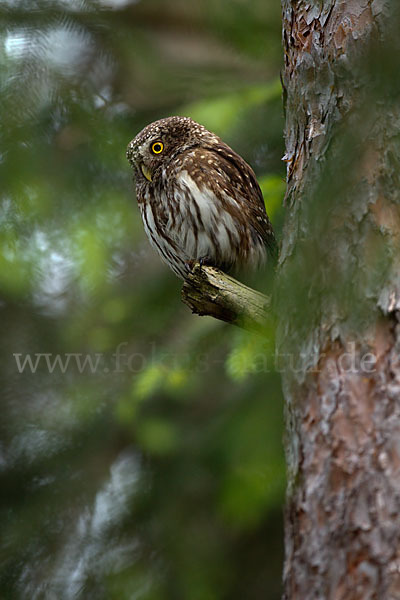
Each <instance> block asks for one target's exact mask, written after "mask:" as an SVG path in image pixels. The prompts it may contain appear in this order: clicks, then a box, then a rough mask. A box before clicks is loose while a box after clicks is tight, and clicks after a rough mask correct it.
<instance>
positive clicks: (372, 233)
mask: <svg viewBox="0 0 400 600" xmlns="http://www.w3.org/2000/svg"><path fill="white" fill-rule="evenodd" d="M394 6H395V5H394V4H393V5H390V4H388V3H387V2H384V1H382V0H375V1H372V0H324V1H320V2H317V1H315V2H309V1H305V0H296V1H295V0H282V8H283V40H284V50H285V67H284V74H283V85H284V92H285V98H286V156H285V160H286V161H287V175H288V187H287V194H286V213H287V214H286V223H285V228H284V233H283V244H282V253H281V258H280V265H279V270H278V283H277V291H276V297H277V302H276V306H277V312H278V315H279V326H278V343H279V349H278V352H279V354H280V355H281V356H283V355H285V356H287V369H286V370H285V372H284V374H283V390H284V395H285V403H286V427H287V429H286V441H285V445H286V453H287V464H288V493H287V506H286V517H285V545H286V559H285V568H284V589H285V592H284V597H285V598H286V599H287V600H289V599H290V600H308V599H321V600H323V599H327V600H328V599H329V600H339V599H343V600H344V599H345V600H356V599H360V600H368V599H379V600H392V599H395V598H400V325H399V314H400V313H399V310H400V277H399V275H400V260H399V257H400V164H399V157H400V111H399V89H398V88H399V85H398V79H399V75H398V73H399V72H400V65H399V60H400V53H399V48H398V45H397V44H398V42H397V38H398V29H399V20H398V14H397V10H396V9H395V8H394Z"/></svg>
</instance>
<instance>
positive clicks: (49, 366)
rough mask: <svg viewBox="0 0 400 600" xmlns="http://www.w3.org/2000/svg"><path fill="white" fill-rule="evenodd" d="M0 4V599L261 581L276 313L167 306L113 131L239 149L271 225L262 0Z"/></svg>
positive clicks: (269, 540) (119, 138)
mask: <svg viewBox="0 0 400 600" xmlns="http://www.w3.org/2000/svg"><path fill="white" fill-rule="evenodd" d="M0 14H1V17H2V19H1V22H0V23H1V24H0V30H1V37H2V43H1V44H0V84H1V99H0V108H1V115H2V119H1V122H0V139H1V147H0V180H1V183H2V186H1V194H2V200H1V207H0V223H1V225H0V290H1V296H0V310H1V332H2V339H3V344H2V349H1V359H2V362H1V364H2V369H1V372H2V420H1V425H0V427H1V442H0V468H1V475H0V476H1V483H0V485H1V505H0V519H1V523H2V536H1V541H0V552H1V568H0V596H1V597H2V598H10V599H11V598H12V599H14V598H21V599H25V598H32V599H35V598H46V599H47V598H49V599H51V598H57V599H64V598H65V599H70V598H84V599H88V598H94V599H96V600H99V599H102V598H105V599H113V598H116V599H117V598H118V600H120V599H123V598H127V599H128V598H130V599H131V598H138V599H146V600H150V599H151V600H158V599H164V598H174V599H175V598H185V599H189V600H190V599H196V600H197V599H199V600H203V599H207V600H208V599H213V598H215V599H217V598H218V599H220V598H229V599H235V598H238V599H239V598H240V599H242V598H257V599H258V598H265V597H268V598H270V599H271V600H273V599H274V598H278V597H279V595H280V578H281V563H282V525H281V505H282V501H283V494H284V466H283V455H282V448H281V431H282V406H281V394H280V384H279V376H278V374H277V373H275V371H274V368H273V341H272V340H273V331H272V330H271V332H270V333H271V341H270V343H266V342H265V340H264V339H263V338H261V337H257V336H252V335H250V334H247V333H244V332H241V331H238V330H236V329H235V328H233V327H229V326H226V325H223V324H221V323H219V322H216V321H213V320H212V319H209V318H199V317H197V316H193V315H191V314H190V313H189V311H188V310H187V308H186V307H184V306H183V305H182V304H181V302H180V285H181V284H180V282H179V281H178V280H177V279H176V278H175V277H174V276H173V274H172V273H171V272H169V270H168V269H167V268H166V267H165V266H164V265H163V264H162V263H161V262H160V261H159V259H158V257H157V256H155V255H154V253H153V251H152V250H151V248H150V246H149V244H148V242H147V240H146V239H145V235H144V232H143V228H142V224H141V221H140V217H139V214H138V210H137V207H136V205H135V199H134V189H133V184H132V181H131V179H132V177H131V171H130V168H129V165H128V163H127V161H126V159H125V148H126V145H127V143H128V142H129V140H130V139H131V138H132V137H133V136H134V135H135V134H136V133H137V132H138V131H139V130H140V129H141V128H142V127H143V126H144V125H146V124H147V123H148V122H149V121H151V120H154V119H156V118H160V117H162V116H167V115H170V114H184V115H190V116H192V117H193V118H195V119H197V120H199V121H201V122H203V123H204V124H205V125H206V126H208V127H210V128H211V129H214V130H215V131H216V132H217V133H218V134H219V135H221V136H222V137H223V138H224V139H225V140H226V141H227V142H228V143H230V144H231V145H232V146H233V147H234V148H235V149H236V150H237V151H238V152H240V153H241V154H242V155H243V156H244V157H245V158H246V159H247V160H248V161H249V162H250V163H251V164H252V165H253V167H254V168H255V170H256V172H257V174H258V176H259V178H260V183H261V186H262V189H263V192H264V195H265V200H266V204H267V207H268V212H269V214H270V216H271V218H272V221H273V223H274V224H275V225H276V228H277V229H278V231H279V226H280V220H281V212H280V207H281V201H282V197H283V192H284V183H283V169H282V164H281V161H280V158H281V156H282V154H283V141H282V129H283V123H282V111H281V97H280V85H279V67H280V53H281V49H280V22H279V18H280V14H279V3H276V2H273V1H272V0H271V1H270V2H267V3H266V2H265V1H261V0H256V1H253V2H250V1H247V2H246V1H239V0H235V1H234V2H228V1H227V0H223V1H222V2H219V3H216V2H210V1H209V0H201V1H200V2H197V3H196V4H189V3H186V2H183V0H177V1H176V2H174V3H167V2H162V1H161V0H147V1H145V0H143V1H142V2H114V3H113V2H112V1H111V0H108V1H106V0H104V1H103V2H100V1H98V2H97V1H95V0H91V1H89V0H75V1H74V0H70V1H68V0H59V1H56V0H47V1H45V0H29V1H28V0H15V1H12V0H6V1H5V2H3V3H2V6H1V8H0ZM267 276H268V277H270V276H271V273H270V272H268V273H267ZM260 278H261V279H260V282H259V286H260V288H261V287H263V288H264V287H268V285H269V284H268V279H266V274H265V273H262V274H260ZM15 355H16V356H15ZM27 355H30V358H31V361H32V363H31V366H30V364H29V363H27V364H25V368H23V365H24V361H25V360H26V357H27ZM57 356H58V358H57ZM68 356H69V358H68ZM18 361H19V362H18ZM57 361H58V362H57Z"/></svg>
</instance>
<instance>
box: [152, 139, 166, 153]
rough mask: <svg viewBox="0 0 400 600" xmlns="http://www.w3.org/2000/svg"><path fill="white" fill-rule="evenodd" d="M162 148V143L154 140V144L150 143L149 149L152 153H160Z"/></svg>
mask: <svg viewBox="0 0 400 600" xmlns="http://www.w3.org/2000/svg"><path fill="white" fill-rule="evenodd" d="M163 150H164V144H163V143H162V142H154V144H152V145H151V151H152V152H153V154H161V152H162V151H163Z"/></svg>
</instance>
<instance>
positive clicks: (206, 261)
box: [185, 256, 212, 273]
mask: <svg viewBox="0 0 400 600" xmlns="http://www.w3.org/2000/svg"><path fill="white" fill-rule="evenodd" d="M197 263H199V265H200V269H201V267H202V266H204V265H212V261H211V258H210V257H209V256H201V257H200V258H199V259H197V260H188V261H186V262H185V268H186V270H187V271H188V273H192V271H193V268H194V266H195V264H197Z"/></svg>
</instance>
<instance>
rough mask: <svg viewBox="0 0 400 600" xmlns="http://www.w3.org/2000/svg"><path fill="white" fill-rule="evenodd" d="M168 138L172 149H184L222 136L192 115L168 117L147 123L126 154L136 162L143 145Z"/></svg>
mask: <svg viewBox="0 0 400 600" xmlns="http://www.w3.org/2000/svg"><path fill="white" fill-rule="evenodd" d="M155 139H167V140H169V142H170V144H171V149H179V150H180V151H182V150H183V149H186V148H189V147H190V146H196V145H199V144H201V143H202V142H207V143H212V142H217V141H220V138H219V137H218V136H217V135H215V134H214V133H211V132H210V131H208V129H206V128H205V127H204V126H203V125H200V123H196V121H193V119H191V118H190V117H167V118H166V119H160V120H158V121H154V122H153V123H150V125H147V126H146V127H145V128H144V129H142V131H140V132H139V133H138V134H137V136H136V137H135V138H134V139H133V140H132V141H131V142H129V144H128V149H127V153H126V156H127V158H128V160H129V161H130V162H131V163H133V164H135V163H137V160H138V158H141V155H142V152H141V149H142V148H143V147H147V145H148V144H149V143H151V141H152V140H155Z"/></svg>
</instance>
